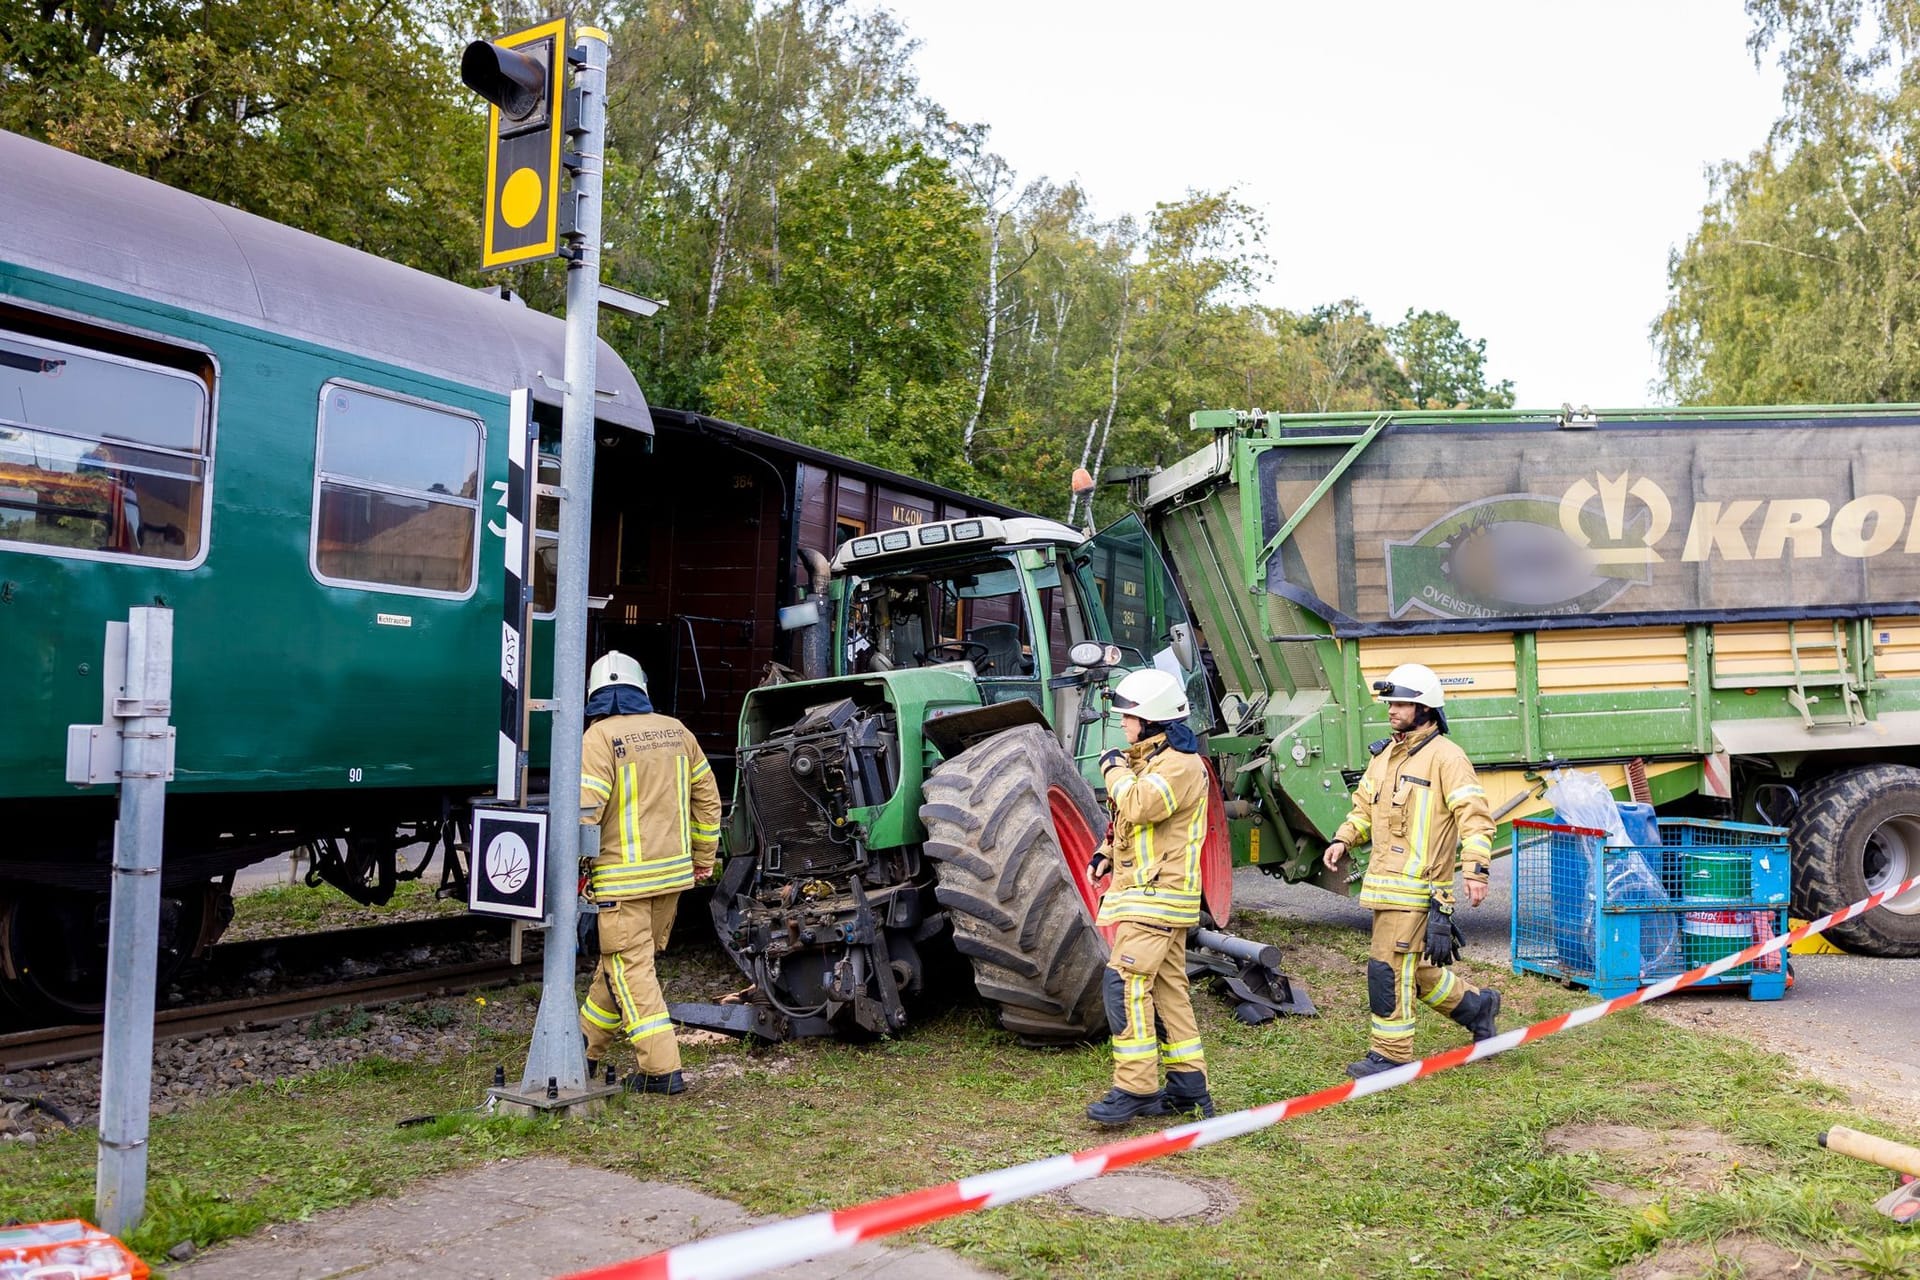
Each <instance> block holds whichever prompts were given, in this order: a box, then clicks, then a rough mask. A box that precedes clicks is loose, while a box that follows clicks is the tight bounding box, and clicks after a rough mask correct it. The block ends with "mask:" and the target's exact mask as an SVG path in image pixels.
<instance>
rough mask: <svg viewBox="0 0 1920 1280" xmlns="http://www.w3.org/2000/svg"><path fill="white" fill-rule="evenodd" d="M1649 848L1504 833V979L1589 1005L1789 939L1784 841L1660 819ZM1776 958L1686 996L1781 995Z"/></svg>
mask: <svg viewBox="0 0 1920 1280" xmlns="http://www.w3.org/2000/svg"><path fill="white" fill-rule="evenodd" d="M1659 826H1660V843H1659V844H1658V845H1608V844H1607V842H1606V835H1605V833H1604V832H1600V831H1592V830H1588V829H1586V828H1583V827H1571V826H1566V825H1563V824H1558V823H1551V822H1534V821H1529V820H1525V819H1522V820H1520V821H1517V822H1515V823H1514V824H1513V970H1514V972H1515V973H1542V974H1546V975H1547V976H1548V977H1552V978H1559V979H1561V980H1563V981H1566V982H1571V983H1574V984H1576V985H1578V986H1582V987H1586V988H1588V989H1589V990H1591V991H1592V992H1593V993H1594V994H1595V995H1598V996H1604V997H1612V996H1617V995H1624V994H1626V993H1627V992H1629V991H1633V990H1635V989H1636V988H1639V987H1643V986H1648V985H1650V984H1652V983H1655V982H1658V981H1660V980H1661V979H1662V978H1671V977H1674V976H1676V975H1678V974H1682V973H1685V972H1686V971H1687V970H1689V969H1694V968H1698V967H1699V966H1700V965H1703V964H1707V963H1710V962H1711V961H1714V960H1717V959H1720V958H1721V957H1722V956H1727V955H1732V954H1733V953H1734V952H1736V951H1739V950H1742V949H1743V948H1745V947H1748V946H1751V945H1752V944H1753V943H1754V942H1757V941H1765V940H1767V939H1768V938H1771V937H1775V936H1777V935H1779V934H1781V933H1784V932H1785V931H1786V929H1787V901H1788V898H1787V890H1788V878H1787V875H1788V873H1787V833H1786V831H1785V830H1784V829H1783V828H1780V827H1760V826H1752V825H1750V824H1747V823H1742V822H1712V821H1708V820H1707V819H1704V818H1662V819H1660V823H1659ZM1786 982H1787V968H1786V957H1785V956H1784V955H1781V954H1778V953H1776V954H1774V955H1771V956H1766V957H1764V958H1763V959H1761V960H1760V961H1758V962H1756V963H1754V964H1746V965H1740V966H1738V967H1736V968H1733V969H1729V970H1728V971H1727V972H1725V973H1723V974H1721V975H1719V976H1718V977H1714V978H1708V979H1706V980H1704V981H1702V982H1700V983H1698V984H1696V985H1699V986H1718V985H1733V984H1739V985H1741V986H1744V987H1745V988H1746V989H1747V995H1748V997H1749V998H1751V999H1754V1000H1778V999H1779V998H1780V997H1781V996H1782V995H1784V994H1786Z"/></svg>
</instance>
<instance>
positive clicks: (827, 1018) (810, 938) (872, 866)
mask: <svg viewBox="0 0 1920 1280" xmlns="http://www.w3.org/2000/svg"><path fill="white" fill-rule="evenodd" d="M899 754H900V735H899V732H898V729H897V727H896V725H895V717H894V715H893V712H892V710H891V709H890V708H889V707H887V706H885V705H884V704H882V705H878V706H873V707H865V706H861V705H860V704H858V703H857V702H856V701H855V700H854V699H852V698H840V699H837V700H835V701H831V702H825V703H821V704H819V705H817V706H810V707H807V708H806V709H805V711H804V713H803V714H802V715H801V716H800V718H799V719H798V720H797V721H795V722H794V723H793V724H792V725H791V726H790V727H788V728H785V729H781V730H778V731H775V732H772V733H770V734H768V736H767V737H766V739H765V740H764V741H761V742H759V743H756V744H754V745H753V746H751V747H748V748H745V749H743V750H742V751H741V753H740V761H739V764H740V782H741V790H740V795H741V799H742V801H743V803H745V804H746V805H747V807H748V811H749V815H750V819H751V826H752V830H753V833H754V848H753V851H752V856H751V857H744V858H743V857H734V858H731V859H729V861H728V863H727V868H726V873H725V875H724V876H723V878H722V880H721V883H720V886H719V889H718V891H717V892H716V893H715V894H714V897H713V915H714V924H715V928H716V931H717V933H718V934H719V937H720V941H721V944H722V945H723V946H724V947H725V948H726V949H727V952H728V954H729V955H731V956H732V957H733V960H734V963H735V964H737V965H738V966H739V967H740V969H741V971H742V972H743V973H745V974H746V975H747V976H748V977H749V978H751V979H752V981H753V983H754V987H755V992H754V995H753V997H752V1000H751V1002H750V1004H749V1005H748V1006H746V1007H744V1008H742V1007H736V1012H735V1016H734V1017H733V1018H730V1019H727V1021H730V1022H732V1021H739V1022H741V1025H740V1026H738V1027H737V1028H735V1029H737V1030H741V1031H747V1032H750V1033H752V1034H756V1035H768V1034H769V1032H772V1031H776V1030H777V1031H778V1032H781V1033H784V1034H785V1035H821V1034H835V1033H837V1034H848V1033H855V1034H857V1033H860V1032H865V1033H867V1034H872V1035H881V1034H887V1033H892V1032H897V1031H899V1030H900V1029H901V1028H902V1027H904V1026H905V1025H906V1022H907V1004H908V1002H909V1001H910V1000H911V999H912V998H913V997H914V996H915V995H917V994H918V993H919V991H920V988H921V986H922V985H923V980H924V975H923V973H922V968H921V961H920V948H919V944H920V943H923V942H925V941H926V940H927V939H928V938H929V937H931V936H932V935H933V934H934V933H936V932H937V931H938V930H939V929H940V928H941V927H942V926H943V925H944V918H943V917H940V916H939V915H937V914H933V913H930V912H929V910H928V903H929V900H930V898H931V888H930V883H931V877H930V876H927V875H923V874H922V866H921V856H920V849H919V846H918V845H915V844H896V845H895V846H894V847H891V848H884V849H874V848H871V847H870V846H869V844H868V841H867V836H868V832H867V831H866V829H865V827H864V826H863V825H862V824H861V821H860V819H861V818H862V817H870V816H871V812H870V811H871V810H872V809H874V808H875V807H877V806H880V805H882V804H884V803H885V802H886V801H887V800H888V799H889V798H890V797H891V796H892V795H893V793H894V791H895V789H896V788H897V787H898V786H899V782H900V759H899ZM862 810H866V811H869V812H867V813H865V814H862V813H858V812H856V811H862ZM723 1007H724V1006H723ZM749 1017H750V1018H751V1021H750V1022H748V1021H746V1019H748V1018H749Z"/></svg>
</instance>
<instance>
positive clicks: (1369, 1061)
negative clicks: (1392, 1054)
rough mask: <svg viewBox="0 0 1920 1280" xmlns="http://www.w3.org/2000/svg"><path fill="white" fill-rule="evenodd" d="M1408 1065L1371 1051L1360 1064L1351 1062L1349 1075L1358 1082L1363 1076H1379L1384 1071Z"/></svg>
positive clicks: (1368, 1051)
mask: <svg viewBox="0 0 1920 1280" xmlns="http://www.w3.org/2000/svg"><path fill="white" fill-rule="evenodd" d="M1406 1065H1407V1064H1406V1063H1404V1062H1395V1061H1394V1060H1393V1059H1392V1058H1389V1057H1387V1056H1386V1055H1385V1054H1380V1053H1375V1052H1374V1051H1373V1050H1371V1049H1369V1050H1367V1056H1366V1057H1364V1058H1362V1059H1360V1061H1358V1062H1349V1063H1348V1064H1347V1074H1348V1075H1350V1076H1352V1077H1353V1078H1354V1079H1355V1080H1358V1079H1360V1078H1361V1077H1362V1076H1371V1075H1377V1074H1379V1073H1380V1072H1382V1071H1391V1070H1393V1069H1394V1068H1395V1067H1404V1066H1406Z"/></svg>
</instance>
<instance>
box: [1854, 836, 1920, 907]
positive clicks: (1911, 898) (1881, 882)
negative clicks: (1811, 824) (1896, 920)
mask: <svg viewBox="0 0 1920 1280" xmlns="http://www.w3.org/2000/svg"><path fill="white" fill-rule="evenodd" d="M1860 861H1861V871H1862V873H1863V875H1864V878H1865V879H1866V882H1867V892H1868V893H1885V892H1886V891H1887V890H1889V889H1891V888H1893V887H1894V886H1896V885H1898V884H1900V883H1901V882H1902V881H1904V880H1906V879H1908V878H1910V877H1912V876H1914V875H1916V874H1920V816H1914V815H1902V816H1901V817H1898V818H1889V819H1887V820H1886V821H1885V822H1883V823H1881V824H1880V825H1879V826H1878V827H1876V828H1875V829H1874V832H1873V834H1872V835H1870V836H1868V837H1867V845H1866V848H1865V849H1864V850H1862V851H1861V856H1860ZM1880 905H1881V908H1882V909H1883V910H1886V911H1891V912H1894V913H1895V914H1897V915H1903V916H1910V915H1920V885H1916V886H1914V887H1913V888H1911V889H1909V890H1907V891H1906V892H1905V893H1903V894H1901V895H1900V896H1899V897H1896V898H1889V899H1887V900H1886V901H1885V902H1883V903H1881V904H1880Z"/></svg>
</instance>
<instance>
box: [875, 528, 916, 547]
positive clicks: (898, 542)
mask: <svg viewBox="0 0 1920 1280" xmlns="http://www.w3.org/2000/svg"><path fill="white" fill-rule="evenodd" d="M912 545H913V535H912V534H910V533H908V532H906V531H905V530H896V531H895V532H893V533H883V534H881V535H880V549H881V550H882V551H905V550H906V549H907V548H908V547H911V546H912Z"/></svg>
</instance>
